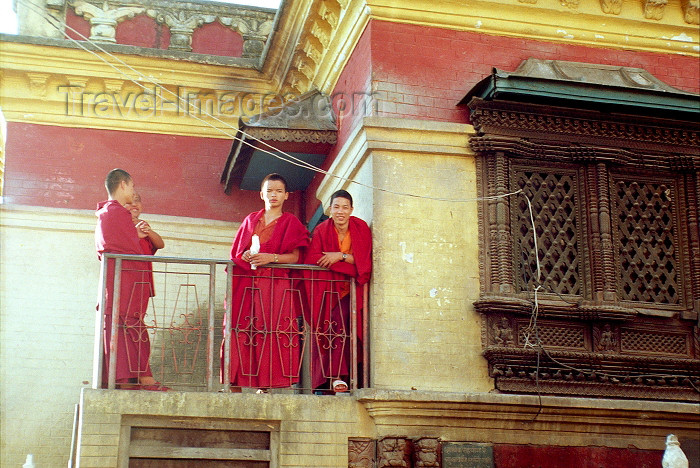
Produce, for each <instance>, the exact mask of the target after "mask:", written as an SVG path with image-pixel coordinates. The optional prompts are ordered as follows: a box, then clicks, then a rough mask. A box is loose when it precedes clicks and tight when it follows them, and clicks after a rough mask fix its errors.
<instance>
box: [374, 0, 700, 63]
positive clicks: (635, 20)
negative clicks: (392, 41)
mask: <svg viewBox="0 0 700 468" xmlns="http://www.w3.org/2000/svg"><path fill="white" fill-rule="evenodd" d="M617 1H619V0H611V2H610V3H612V4H608V5H607V6H606V2H607V0H602V1H601V3H600V4H595V3H594V2H583V3H579V2H576V1H569V2H561V3H548V4H547V5H543V4H535V2H536V0H535V1H534V2H527V3H520V4H514V3H512V2H509V1H496V2H492V1H474V2H470V3H469V4H468V5H467V4H460V5H458V4H454V3H440V2H433V1H430V0H416V1H413V2H411V3H410V6H411V8H410V9H409V8H396V6H395V3H396V2H393V1H391V0H366V2H365V3H366V5H367V7H368V8H369V9H370V11H371V17H372V18H375V19H382V20H387V21H396V22H402V23H411V24H420V25H424V26H434V27H440V28H448V29H457V30H470V31H475V32H481V33H484V34H496V35H503V36H514V37H522V38H529V39H541V40H547V41H554V42H566V43H570V44H574V43H575V44H586V45H594V46H596V47H601V46H602V47H613V48H625V49H628V50H629V49H633V50H644V51H653V52H661V53H683V54H686V55H696V56H697V55H698V53H700V47H699V46H698V41H699V40H700V39H699V35H698V30H697V27H695V26H694V25H695V24H698V23H697V22H696V20H695V18H696V16H693V11H695V12H696V11H697V6H696V5H695V6H694V0H690V2H689V3H688V4H687V5H686V4H684V5H683V6H681V5H680V4H674V9H673V11H666V14H663V11H664V10H662V13H661V17H660V18H659V19H647V18H644V17H643V13H642V12H639V13H638V12H637V10H632V9H630V10H628V11H622V10H621V13H618V14H616V15H615V16H609V13H608V12H606V11H605V10H606V9H607V10H609V12H610V13H613V14H614V13H615V11H617V7H616V6H615V5H614V4H615V2H617ZM649 1H652V0H649ZM659 1H665V0H659ZM645 3H646V2H645ZM620 5H621V2H620ZM659 7H661V5H659V6H655V5H654V6H653V7H652V8H651V9H652V10H654V11H653V15H656V16H658V15H659V13H658V12H657V10H658V9H659ZM572 10H573V11H572ZM650 13H651V10H650ZM544 19H546V22H543V20H544ZM535 31H536V33H535Z"/></svg>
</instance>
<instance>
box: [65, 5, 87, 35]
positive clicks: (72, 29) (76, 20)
mask: <svg viewBox="0 0 700 468" xmlns="http://www.w3.org/2000/svg"><path fill="white" fill-rule="evenodd" d="M66 25H67V26H68V27H67V28H66V37H70V38H71V39H75V40H76V41H85V40H87V38H89V37H90V22H89V21H88V20H86V19H85V18H83V17H82V16H78V15H76V14H75V10H73V9H72V8H66Z"/></svg>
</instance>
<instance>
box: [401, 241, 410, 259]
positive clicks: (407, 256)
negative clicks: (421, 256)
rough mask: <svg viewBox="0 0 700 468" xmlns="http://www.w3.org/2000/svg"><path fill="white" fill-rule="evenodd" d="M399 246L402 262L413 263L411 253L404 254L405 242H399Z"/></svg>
mask: <svg viewBox="0 0 700 468" xmlns="http://www.w3.org/2000/svg"><path fill="white" fill-rule="evenodd" d="M399 245H400V246H401V253H402V255H403V260H404V261H405V262H407V263H413V254H412V253H406V243H405V242H399Z"/></svg>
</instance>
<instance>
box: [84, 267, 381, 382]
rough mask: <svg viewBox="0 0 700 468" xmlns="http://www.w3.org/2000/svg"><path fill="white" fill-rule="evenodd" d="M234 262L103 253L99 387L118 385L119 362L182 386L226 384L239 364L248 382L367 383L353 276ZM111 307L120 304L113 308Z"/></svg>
mask: <svg viewBox="0 0 700 468" xmlns="http://www.w3.org/2000/svg"><path fill="white" fill-rule="evenodd" d="M108 265H110V266H109V270H110V274H109V275H108ZM111 265H113V266H111ZM151 265H152V267H151ZM233 267H234V264H233V262H230V261H227V260H217V259H198V258H174V257H155V256H146V255H121V254H104V255H103V260H102V270H101V275H100V291H99V294H100V295H99V305H98V309H97V314H96V324H95V347H94V366H93V388H100V387H102V386H104V387H106V388H109V389H114V388H117V378H118V377H117V374H118V369H120V368H122V369H123V368H128V369H130V370H131V371H134V370H138V371H144V370H145V369H144V366H147V367H149V368H150V372H151V373H152V375H153V376H154V378H155V379H156V380H158V381H159V382H161V383H162V384H163V385H165V386H167V387H170V388H171V389H173V390H183V391H209V392H214V391H228V390H229V382H228V381H227V379H226V378H222V377H221V376H229V375H231V369H232V366H233V372H234V375H237V376H238V379H237V382H236V385H238V386H242V387H246V386H249V385H248V384H250V386H251V387H257V388H268V387H270V386H272V387H280V388H287V389H288V390H278V391H283V392H294V393H310V392H311V391H312V390H313V389H314V387H316V386H317V385H318V384H319V381H329V382H330V381H332V380H333V379H335V378H337V377H341V376H342V377H343V378H345V379H349V380H348V384H349V388H350V390H351V391H352V390H355V389H357V388H358V387H367V386H368V371H367V365H368V350H369V347H368V339H367V337H368V323H367V319H366V313H365V314H359V315H360V317H359V318H358V312H357V304H356V289H355V282H354V281H353V280H351V279H342V280H338V279H333V278H329V276H328V273H324V272H327V271H328V270H326V269H324V268H320V267H317V266H313V265H300V264H293V265H292V264H285V265H277V264H275V265H269V266H266V267H264V268H260V273H263V270H264V274H245V275H243V274H236V273H235V271H236V270H235V269H234V268H233ZM151 270H152V280H150V279H149V277H150V272H151ZM111 271H114V274H112V273H111ZM238 271H240V270H238ZM134 274H136V276H137V277H136V280H134V278H135V277H134ZM123 280H124V281H125V282H124V284H122V281H123ZM109 283H111V284H109ZM341 283H342V284H341ZM127 284H128V285H129V286H130V290H128V291H126V290H125V289H124V287H122V286H123V285H127ZM151 288H152V289H151ZM234 288H235V289H234ZM341 290H344V291H345V293H346V295H345V299H343V300H341V299H340V297H341V296H342V295H343V292H339V291H341ZM110 291H114V294H111V293H110ZM232 291H233V295H232ZM124 296H127V297H124ZM232 297H233V300H232ZM242 297H244V298H245V300H241V298H242ZM108 301H109V302H111V308H110V307H108V305H109V303H108ZM124 301H126V305H125V304H124V303H123V302H124ZM363 303H364V304H367V294H366V289H365V297H364V301H363ZM120 304H121V305H122V307H121V309H120ZM106 310H107V311H109V310H111V311H120V310H121V312H120V313H119V314H117V313H116V312H114V313H111V314H110V315H109V316H107V317H106V316H105V313H104V312H105V311H106ZM365 310H366V307H365ZM117 315H119V317H120V318H119V320H112V317H113V316H117ZM105 324H107V325H108V327H107V328H108V329H105ZM362 337H365V338H364V339H362ZM358 345H359V346H358ZM120 346H123V347H125V348H126V352H124V350H122V352H120V351H119V347H120ZM103 349H108V350H109V353H107V355H108V356H110V359H108V360H107V362H108V364H109V365H105V363H103V359H104V357H105V353H104V352H103ZM114 356H116V358H115V359H112V358H111V357H114ZM232 358H233V359H232ZM144 362H145V364H144ZM265 373H269V374H274V376H273V375H265ZM280 376H281V377H280ZM103 377H104V378H103ZM270 377H275V378H272V379H271V378H270ZM280 378H282V381H283V382H282V383H280ZM360 379H361V380H362V382H360V381H359V380H360ZM229 380H230V379H229ZM235 380H236V379H235ZM103 382H104V384H103Z"/></svg>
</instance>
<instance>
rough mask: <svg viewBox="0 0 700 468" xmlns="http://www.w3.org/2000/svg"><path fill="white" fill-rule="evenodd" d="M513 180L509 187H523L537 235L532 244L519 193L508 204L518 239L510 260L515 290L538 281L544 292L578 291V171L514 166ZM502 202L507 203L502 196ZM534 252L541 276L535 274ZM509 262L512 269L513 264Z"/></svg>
mask: <svg viewBox="0 0 700 468" xmlns="http://www.w3.org/2000/svg"><path fill="white" fill-rule="evenodd" d="M511 181H512V183H513V184H514V185H513V187H512V190H513V191H514V190H518V189H520V190H522V191H523V195H524V196H525V197H527V198H528V199H529V200H530V203H531V205H532V210H533V218H534V221H535V225H534V229H535V231H536V232H537V237H538V239H537V240H538V245H537V248H535V247H536V246H535V243H534V240H535V239H534V236H533V226H532V224H531V220H530V210H529V206H528V204H527V201H526V200H525V199H524V198H523V197H518V199H517V200H513V201H512V202H511V203H510V205H511V213H512V228H513V229H512V232H513V235H514V237H515V238H516V240H515V252H514V255H513V258H514V259H516V262H515V265H516V267H517V268H516V269H517V270H518V272H519V273H520V275H519V277H517V279H516V284H518V286H519V287H518V290H520V291H527V290H533V289H534V288H535V287H536V286H537V285H538V284H540V282H542V284H543V285H546V286H547V290H548V291H550V292H554V293H556V294H574V295H577V294H580V293H581V281H580V278H579V252H578V248H579V245H578V236H579V225H578V223H579V220H578V213H577V211H578V208H577V204H578V203H579V202H578V199H579V195H578V184H577V183H576V172H575V171H571V170H568V171H567V170H557V171H556V172H541V171H537V170H534V171H533V170H528V169H526V168H520V167H518V168H514V170H513V171H512V175H511ZM502 202H503V204H504V205H507V204H508V203H507V201H506V200H503V201H502ZM536 254H537V255H538V257H539V262H540V267H541V278H537V260H536V259H535V255H536ZM508 266H509V267H510V268H512V264H511V265H508ZM520 266H525V268H520Z"/></svg>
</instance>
